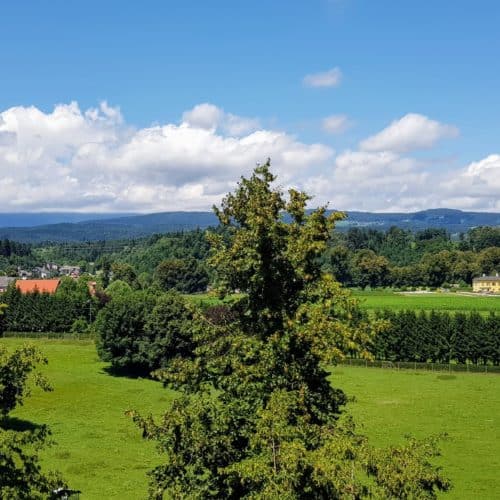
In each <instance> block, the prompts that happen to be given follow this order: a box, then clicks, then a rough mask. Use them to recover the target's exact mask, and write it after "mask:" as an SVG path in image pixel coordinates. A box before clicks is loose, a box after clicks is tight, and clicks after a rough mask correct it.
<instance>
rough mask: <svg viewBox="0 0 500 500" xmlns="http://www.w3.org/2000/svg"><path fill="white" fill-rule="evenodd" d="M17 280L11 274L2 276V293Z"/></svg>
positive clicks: (0, 288) (0, 290) (0, 287)
mask: <svg viewBox="0 0 500 500" xmlns="http://www.w3.org/2000/svg"><path fill="white" fill-rule="evenodd" d="M13 281H16V278H11V277H10V276H0V293H3V292H5V291H7V288H9V285H10V284H11V283H12V282H13Z"/></svg>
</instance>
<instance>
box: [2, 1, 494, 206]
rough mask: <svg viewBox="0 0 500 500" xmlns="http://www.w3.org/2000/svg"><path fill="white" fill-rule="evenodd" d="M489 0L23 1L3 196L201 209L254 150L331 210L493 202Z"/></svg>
mask: <svg viewBox="0 0 500 500" xmlns="http://www.w3.org/2000/svg"><path fill="white" fill-rule="evenodd" d="M499 27H500V3H499V2H497V1H486V0H476V1H475V2H470V1H463V0H454V1H451V0H440V1H439V2H436V1H435V0H433V1H429V0H420V1H418V2H401V1H400V0H399V1H396V0H384V1H383V2H374V1H373V0H307V1H306V0H304V1H303V0H287V1H284V0H267V1H263V0H253V1H251V2H248V1H244V0H232V1H226V0H211V1H210V2H208V1H206V0H196V1H195V0H184V1H180V0H176V1H171V0H163V1H152V0H142V1H141V2H134V1H127V2H124V1H123V0H122V1H120V2H118V1H114V0H100V1H99V2H97V1H94V0H86V1H85V2H77V1H69V0H63V1H62V0H51V1H50V2H40V1H37V0H32V1H27V0H19V1H17V2H5V3H4V4H3V5H2V8H1V10H0V200H1V201H2V204H1V207H0V211H1V212H35V211H78V212H94V213H95V212H113V213H115V212H142V213H148V212H159V211H169V210H208V209H210V208H211V206H212V205H213V204H218V203H220V200H221V199H222V197H223V195H224V194H226V193H227V192H229V191H231V190H233V189H234V187H235V185H236V182H237V181H238V179H239V178H240V177H241V176H242V175H245V176H246V175H248V174H250V173H251V171H252V169H253V168H254V167H255V165H256V163H258V162H263V161H265V160H266V159H267V158H268V157H269V158H271V161H272V165H273V169H274V171H275V172H276V174H277V175H278V180H277V184H278V185H279V186H280V187H281V188H283V189H287V188H289V187H294V188H299V189H303V190H305V191H307V192H308V193H309V194H310V195H312V196H313V197H314V198H313V200H312V202H311V206H318V205H323V204H327V203H328V205H329V207H330V208H334V209H341V210H368V211H380V212H391V211H402V212H411V211H416V210H422V209H426V208H439V207H446V208H457V209H462V210H474V211H496V212H499V211H500V28H499Z"/></svg>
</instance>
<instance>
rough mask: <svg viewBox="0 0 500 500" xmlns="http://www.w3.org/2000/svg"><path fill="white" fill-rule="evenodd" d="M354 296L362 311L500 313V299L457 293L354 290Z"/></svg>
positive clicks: (497, 297)
mask: <svg viewBox="0 0 500 500" xmlns="http://www.w3.org/2000/svg"><path fill="white" fill-rule="evenodd" d="M353 294H354V296H355V297H357V298H358V299H359V301H360V306H361V308H362V309H367V310H375V309H394V310H401V309H414V310H421V309H423V310H427V311H430V310H432V309H434V310H436V311H438V310H439V311H462V312H471V311H479V312H482V313H489V312H490V311H495V312H497V313H500V297H499V296H492V297H485V296H471V295H459V294H456V293H439V292H436V293H426V294H413V295H412V294H408V295H404V294H401V293H394V292H390V291H385V290H372V291H369V292H364V291H359V290H354V291H353Z"/></svg>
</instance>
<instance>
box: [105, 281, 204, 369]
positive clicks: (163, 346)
mask: <svg viewBox="0 0 500 500" xmlns="http://www.w3.org/2000/svg"><path fill="white" fill-rule="evenodd" d="M110 286H111V285H110ZM195 316H196V315H195V313H194V307H193V306H192V305H191V304H190V303H189V302H187V301H186V300H185V299H184V298H183V297H182V296H181V295H180V294H178V293H177V292H173V291H171V292H168V293H166V294H160V295H156V294H154V293H152V291H151V290H147V291H142V290H141V291H135V292H132V291H130V292H128V293H127V294H124V295H116V296H114V297H113V298H112V300H111V301H110V302H109V303H108V304H107V305H106V306H105V307H104V308H103V309H102V310H101V311H100V312H99V314H98V316H97V319H96V322H95V329H96V332H97V335H98V341H97V350H98V353H99V355H100V357H101V359H103V360H105V361H110V362H111V364H112V366H113V367H114V368H115V369H117V370H120V371H123V372H126V373H134V374H141V375H149V374H150V373H151V372H152V371H154V370H156V369H158V368H161V367H163V366H165V364H166V363H167V362H168V360H170V359H172V358H175V357H177V356H189V355H190V353H191V352H192V349H193V341H192V336H193V331H194V329H195V328H196V317H195Z"/></svg>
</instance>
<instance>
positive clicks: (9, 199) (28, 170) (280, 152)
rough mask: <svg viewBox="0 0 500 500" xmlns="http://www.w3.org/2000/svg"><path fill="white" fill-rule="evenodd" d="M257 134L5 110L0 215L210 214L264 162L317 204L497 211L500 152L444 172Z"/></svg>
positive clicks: (204, 119)
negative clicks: (67, 212) (42, 212)
mask: <svg viewBox="0 0 500 500" xmlns="http://www.w3.org/2000/svg"><path fill="white" fill-rule="evenodd" d="M256 127H257V125H256V121H255V120H254V119H248V118H242V117H239V116H237V115H233V114H231V113H227V112H225V111H224V110H222V109H220V108H217V107H216V106H214V105H211V104H203V105H200V106H195V107H194V108H193V109H191V110H190V111H188V112H186V113H184V115H183V117H182V120H181V122H180V123H165V124H158V125H155V126H150V127H145V128H139V129H134V128H132V127H130V126H128V125H127V123H126V121H125V120H124V118H123V116H122V114H121V113H120V110H119V109H118V108H114V107H111V106H109V105H108V104H106V103H102V104H101V105H100V106H98V107H96V108H92V109H89V110H86V111H84V110H81V109H80V108H79V106H78V104H76V103H74V102H73V103H70V104H60V105H58V106H56V107H55V108H54V109H53V110H52V111H51V112H43V111H41V110H39V109H37V108H35V107H22V106H19V107H14V108H10V109H7V110H5V111H4V112H1V113H0V199H1V200H2V208H1V210H2V211H36V210H77V211H89V212H90V211H92V212H99V211H100V212H115V211H127V212H128V211H141V212H154V211H163V210H206V209H209V208H210V206H211V205H212V204H214V203H219V202H220V199H221V198H222V196H223V195H224V194H226V193H227V192H228V191H231V190H232V189H233V188H234V185H235V183H236V181H237V180H238V179H239V178H240V176H241V175H248V174H249V173H250V172H251V170H252V168H253V167H254V165H255V163H256V162H258V161H263V160H265V158H267V157H268V156H269V157H271V159H272V162H273V168H274V170H275V171H276V172H277V174H278V182H279V183H280V185H281V186H282V187H283V188H286V187H287V186H291V185H293V186H295V187H298V188H302V189H305V190H306V191H307V192H309V193H310V194H311V195H314V197H315V198H314V201H313V203H312V204H313V205H317V204H320V203H321V204H322V203H325V202H330V205H331V206H332V207H336V208H341V209H350V210H352V209H359V210H373V211H375V210H376V211H395V210H401V211H412V210H419V209H423V208H429V207H439V206H441V207H446V206H449V207H452V208H453V207H454V208H470V209H475V210H485V209H491V210H500V201H499V196H498V194H499V193H500V155H499V154H493V155H490V156H487V157H485V158H483V159H481V160H479V161H476V162H472V163H470V164H469V165H467V166H464V167H463V168H461V169H458V170H457V169H455V170H451V169H450V170H449V171H448V172H445V173H442V171H441V172H440V171H439V170H437V169H434V168H431V165H430V164H429V163H427V162H424V161H423V160H417V159H416V158H412V157H411V156H408V155H404V154H401V153H399V152H397V151H395V150H386V151H344V152H342V153H340V154H339V155H338V156H337V157H335V155H334V151H333V150H332V149H331V148H330V147H328V146H327V145H324V144H306V143H304V142H301V141H299V140H298V139H297V138H295V137H294V136H292V135H290V134H287V133H284V132H279V131H275V130H270V129H264V128H262V127H257V128H256Z"/></svg>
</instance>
